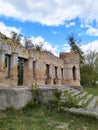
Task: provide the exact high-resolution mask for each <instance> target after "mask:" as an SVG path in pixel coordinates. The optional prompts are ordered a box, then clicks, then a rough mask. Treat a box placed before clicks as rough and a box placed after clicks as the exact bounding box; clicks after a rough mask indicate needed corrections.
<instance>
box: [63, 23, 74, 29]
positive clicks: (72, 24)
mask: <svg viewBox="0 0 98 130" xmlns="http://www.w3.org/2000/svg"><path fill="white" fill-rule="evenodd" d="M65 26H66V28H69V27H71V26H75V22H70V23H69V24H66V25H65Z"/></svg>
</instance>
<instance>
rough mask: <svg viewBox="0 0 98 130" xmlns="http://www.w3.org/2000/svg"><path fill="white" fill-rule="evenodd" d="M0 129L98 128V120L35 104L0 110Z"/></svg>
mask: <svg viewBox="0 0 98 130" xmlns="http://www.w3.org/2000/svg"><path fill="white" fill-rule="evenodd" d="M0 130H98V120H96V119H94V118H90V117H85V116H80V115H74V114H70V113H67V112H66V113H65V112H57V111H54V110H49V109H47V108H46V107H45V106H41V105H37V106H36V107H34V108H31V107H27V108H25V109H23V110H20V111H15V110H13V109H9V110H7V111H3V112H0Z"/></svg>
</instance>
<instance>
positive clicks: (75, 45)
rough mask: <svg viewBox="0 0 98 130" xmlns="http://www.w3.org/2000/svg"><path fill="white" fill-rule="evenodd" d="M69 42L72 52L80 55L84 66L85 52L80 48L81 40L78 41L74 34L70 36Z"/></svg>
mask: <svg viewBox="0 0 98 130" xmlns="http://www.w3.org/2000/svg"><path fill="white" fill-rule="evenodd" d="M67 41H68V43H69V45H70V47H71V52H77V53H79V55H80V63H81V64H82V63H83V62H84V56H83V51H82V50H81V48H80V42H81V40H80V39H78V38H77V37H76V36H75V35H74V34H70V35H68V37H67Z"/></svg>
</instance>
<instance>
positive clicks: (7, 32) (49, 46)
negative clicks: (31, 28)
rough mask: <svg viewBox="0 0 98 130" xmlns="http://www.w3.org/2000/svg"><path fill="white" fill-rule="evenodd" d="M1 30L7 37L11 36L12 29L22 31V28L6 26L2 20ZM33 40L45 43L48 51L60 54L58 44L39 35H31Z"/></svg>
mask: <svg viewBox="0 0 98 130" xmlns="http://www.w3.org/2000/svg"><path fill="white" fill-rule="evenodd" d="M0 31H1V33H3V34H4V35H6V36H7V37H10V36H11V35H10V33H11V31H14V32H16V33H21V30H20V29H17V28H15V27H10V26H6V25H5V24H4V23H2V22H0ZM31 40H32V42H33V43H34V44H40V43H42V44H43V49H46V50H48V51H51V52H52V53H53V54H55V55H58V46H57V45H55V46H53V45H52V44H51V43H49V42H47V41H45V40H44V38H42V37H41V36H38V37H33V36H32V37H31ZM23 41H24V38H23V37H22V41H21V42H22V44H23Z"/></svg>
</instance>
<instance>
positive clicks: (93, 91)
mask: <svg viewBox="0 0 98 130" xmlns="http://www.w3.org/2000/svg"><path fill="white" fill-rule="evenodd" d="M83 89H84V91H87V92H88V93H89V94H94V95H95V96H98V87H83Z"/></svg>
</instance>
